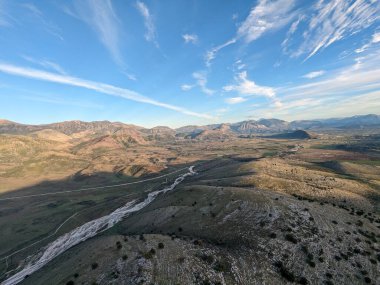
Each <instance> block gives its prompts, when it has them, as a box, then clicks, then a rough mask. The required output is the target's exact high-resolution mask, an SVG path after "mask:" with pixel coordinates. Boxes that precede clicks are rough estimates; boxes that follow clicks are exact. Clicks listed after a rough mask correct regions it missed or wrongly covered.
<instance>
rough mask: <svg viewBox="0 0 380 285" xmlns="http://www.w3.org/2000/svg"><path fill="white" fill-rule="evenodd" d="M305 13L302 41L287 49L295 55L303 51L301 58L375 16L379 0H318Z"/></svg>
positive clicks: (378, 13) (368, 23) (365, 25)
mask: <svg viewBox="0 0 380 285" xmlns="http://www.w3.org/2000/svg"><path fill="white" fill-rule="evenodd" d="M308 13H309V14H310V16H308V19H309V21H308V26H307V28H306V30H305V31H304V33H303V37H304V38H303V39H302V44H301V45H300V46H299V47H298V48H297V49H296V50H295V51H293V52H292V53H291V55H292V56H295V57H297V56H300V55H303V54H306V55H307V57H306V59H305V60H307V59H308V58H310V57H312V56H313V55H315V54H316V53H318V52H320V51H322V50H323V49H325V48H327V47H328V46H330V45H331V44H333V43H335V42H337V41H339V40H342V39H345V38H347V37H349V36H351V35H353V34H356V33H358V32H360V31H362V30H363V29H365V28H368V27H369V26H371V25H372V24H373V23H374V22H375V21H377V20H379V19H380V2H379V1H363V0H356V1H342V0H319V1H318V2H317V3H316V4H315V5H313V6H312V8H311V11H308Z"/></svg>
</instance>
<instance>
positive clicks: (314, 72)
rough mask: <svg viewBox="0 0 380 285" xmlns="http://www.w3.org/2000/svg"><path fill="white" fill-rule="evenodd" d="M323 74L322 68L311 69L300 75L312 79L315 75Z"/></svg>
mask: <svg viewBox="0 0 380 285" xmlns="http://www.w3.org/2000/svg"><path fill="white" fill-rule="evenodd" d="M323 74H325V71H324V70H318V71H312V72H309V73H307V74H305V75H304V76H302V77H303V78H308V79H313V78H316V77H319V76H322V75H323Z"/></svg>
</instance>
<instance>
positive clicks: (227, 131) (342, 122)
mask: <svg viewBox="0 0 380 285" xmlns="http://www.w3.org/2000/svg"><path fill="white" fill-rule="evenodd" d="M365 127H379V128H380V116H379V115H374V114H369V115H361V116H353V117H347V118H331V119H321V120H298V121H292V122H287V121H284V120H279V119H260V120H258V121H256V120H248V121H242V122H237V123H227V124H211V125H204V126H194V125H190V126H184V127H180V128H177V129H171V128H168V127H165V126H159V127H154V128H151V129H147V128H143V127H139V126H135V125H130V124H124V123H120V122H109V121H95V122H83V121H65V122H60V123H53V124H45V125H25V124H19V123H15V122H11V121H8V120H0V134H21V135H32V134H33V133H34V136H37V135H38V136H50V137H51V136H52V135H53V131H55V132H59V133H60V134H62V135H60V136H59V137H60V138H61V139H62V140H63V139H67V137H66V136H69V137H70V138H72V139H81V138H83V137H91V136H92V137H99V136H105V135H109V136H114V138H115V136H116V137H118V138H117V139H116V140H117V141H118V142H122V141H123V142H126V143H128V144H129V143H136V144H144V143H146V142H147V141H167V140H173V139H176V138H186V139H189V138H190V139H207V140H208V139H226V138H229V137H231V136H239V135H251V134H252V135H256V134H258V135H265V134H268V135H269V134H275V133H284V132H291V131H295V130H305V131H308V130H310V131H317V130H323V129H347V128H365ZM44 130H45V131H44ZM46 130H50V131H46ZM41 131H44V132H41ZM121 137H122V138H121Z"/></svg>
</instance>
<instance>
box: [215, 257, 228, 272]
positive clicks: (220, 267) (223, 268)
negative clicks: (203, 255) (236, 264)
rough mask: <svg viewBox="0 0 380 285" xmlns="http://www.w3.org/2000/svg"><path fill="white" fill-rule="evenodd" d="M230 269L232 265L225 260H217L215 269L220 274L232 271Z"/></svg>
mask: <svg viewBox="0 0 380 285" xmlns="http://www.w3.org/2000/svg"><path fill="white" fill-rule="evenodd" d="M230 268H231V266H230V264H229V263H228V261H227V260H226V259H224V258H222V259H220V260H217V261H216V263H215V265H214V269H215V270H216V271H219V272H227V271H229V270H230Z"/></svg>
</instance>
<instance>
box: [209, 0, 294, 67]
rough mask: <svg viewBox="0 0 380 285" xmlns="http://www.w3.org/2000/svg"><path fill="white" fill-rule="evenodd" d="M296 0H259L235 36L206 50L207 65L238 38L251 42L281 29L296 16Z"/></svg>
mask: <svg viewBox="0 0 380 285" xmlns="http://www.w3.org/2000/svg"><path fill="white" fill-rule="evenodd" d="M294 2H295V0H276V1H268V0H259V3H258V4H257V5H256V6H254V7H253V8H252V9H251V12H250V13H249V15H248V17H247V18H246V19H245V20H244V21H243V22H242V24H241V25H240V26H239V28H238V30H237V32H236V35H235V37H233V38H232V39H230V40H228V41H226V42H225V43H223V44H221V45H219V46H216V47H214V48H212V49H210V50H208V51H207V52H206V55H205V62H206V66H210V65H211V62H212V61H213V60H214V59H215V57H216V55H217V53H218V52H219V51H220V50H221V49H224V48H225V47H227V46H230V45H232V44H235V43H236V42H237V40H238V39H244V40H245V42H247V43H250V42H252V41H254V40H256V39H258V38H259V37H261V36H262V35H264V34H265V33H267V32H270V31H274V30H277V29H280V28H281V27H283V26H285V25H286V24H288V23H289V22H290V21H291V20H292V19H293V18H294V16H295V13H294V12H292V9H293V8H294Z"/></svg>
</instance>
